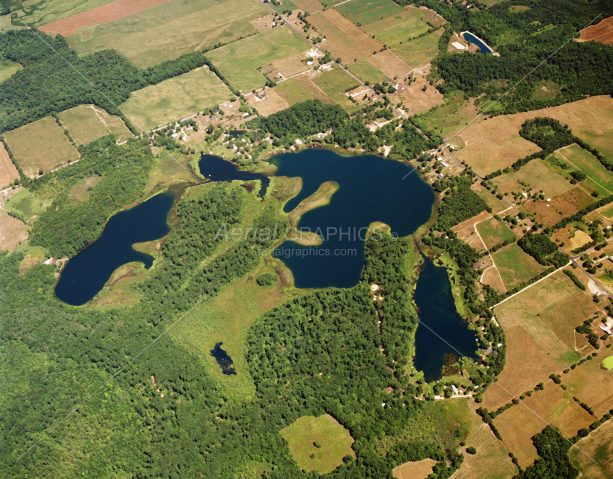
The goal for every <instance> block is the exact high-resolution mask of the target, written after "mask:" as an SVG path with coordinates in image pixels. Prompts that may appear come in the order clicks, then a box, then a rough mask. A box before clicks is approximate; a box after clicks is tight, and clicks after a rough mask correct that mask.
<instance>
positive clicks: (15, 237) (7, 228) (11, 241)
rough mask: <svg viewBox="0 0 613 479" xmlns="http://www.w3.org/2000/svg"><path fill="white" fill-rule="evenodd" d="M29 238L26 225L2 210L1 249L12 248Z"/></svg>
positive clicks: (0, 214) (0, 212)
mask: <svg viewBox="0 0 613 479" xmlns="http://www.w3.org/2000/svg"><path fill="white" fill-rule="evenodd" d="M27 239H28V230H27V228H26V225H25V224H24V223H22V222H21V221H19V220H18V219H16V218H13V217H12V216H9V215H8V213H7V212H6V211H4V210H0V251H4V250H8V251H10V250H12V249H13V248H15V247H16V246H18V245H19V244H20V243H22V242H24V241H26V240H27Z"/></svg>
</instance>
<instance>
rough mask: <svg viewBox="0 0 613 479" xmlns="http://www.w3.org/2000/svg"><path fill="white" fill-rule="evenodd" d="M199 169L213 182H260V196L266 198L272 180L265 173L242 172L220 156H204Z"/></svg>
mask: <svg viewBox="0 0 613 479" xmlns="http://www.w3.org/2000/svg"><path fill="white" fill-rule="evenodd" d="M198 167H199V168H200V173H201V174H202V176H204V177H205V178H206V179H208V180H211V181H232V180H241V181H253V180H260V182H261V186H260V191H259V193H258V195H259V196H264V195H265V194H266V189H267V188H268V185H269V184H270V178H269V177H268V176H266V175H264V174H263V173H252V172H250V171H241V170H239V169H238V168H237V167H236V165H234V164H233V163H230V162H229V161H226V160H224V159H223V158H220V157H219V156H213V155H202V156H201V158H200V162H199V163H198Z"/></svg>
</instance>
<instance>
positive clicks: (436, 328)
mask: <svg viewBox="0 0 613 479" xmlns="http://www.w3.org/2000/svg"><path fill="white" fill-rule="evenodd" d="M424 260H425V263H424V266H423V269H422V271H421V273H420V275H419V279H418V280H417V286H416V289H415V294H414V299H415V304H416V305H417V307H418V308H419V320H420V323H419V327H418V328H417V333H416V334H415V351H416V355H415V361H414V364H415V368H416V369H418V370H420V371H423V372H424V378H425V379H426V381H434V380H436V379H438V377H439V376H440V373H441V368H442V367H443V365H445V364H446V363H448V362H451V361H453V357H452V356H455V357H456V358H457V357H458V356H466V357H468V358H472V359H477V355H476V350H477V342H476V341H475V339H476V338H477V336H476V334H475V333H474V332H473V331H471V330H470V329H468V328H467V323H466V321H464V319H463V318H462V316H460V315H459V314H458V312H457V310H456V307H455V302H454V300H453V294H452V292H451V283H450V282H449V276H448V275H447V270H446V269H445V268H442V267H440V266H435V265H434V263H433V262H432V261H431V260H430V259H428V258H426V257H424ZM458 351H459V353H460V354H458ZM450 359H451V361H450Z"/></svg>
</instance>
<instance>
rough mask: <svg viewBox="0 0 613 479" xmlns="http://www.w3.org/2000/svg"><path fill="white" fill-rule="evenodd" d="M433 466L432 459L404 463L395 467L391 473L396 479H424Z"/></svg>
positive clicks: (433, 461)
mask: <svg viewBox="0 0 613 479" xmlns="http://www.w3.org/2000/svg"><path fill="white" fill-rule="evenodd" d="M435 464H436V461H435V460H434V459H424V460H422V461H415V462H405V463H404V464H402V465H400V466H398V467H396V468H395V469H394V470H393V471H392V473H393V474H394V477H395V478H396V479H426V478H427V477H428V476H429V475H430V474H431V473H432V469H433V468H434V465H435Z"/></svg>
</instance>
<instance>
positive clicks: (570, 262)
mask: <svg viewBox="0 0 613 479" xmlns="http://www.w3.org/2000/svg"><path fill="white" fill-rule="evenodd" d="M572 263H573V262H572V261H569V262H568V263H566V264H565V265H564V266H562V267H561V268H558V269H556V270H555V271H552V272H551V273H549V274H548V275H547V276H543V277H542V278H541V279H539V280H538V281H535V282H534V283H532V284H529V285H528V286H526V287H525V288H524V289H521V290H519V291H518V292H517V293H513V294H512V295H511V296H509V297H508V298H504V299H503V300H502V301H500V303H497V304H495V305H493V306H490V307H489V309H493V308H496V307H497V306H500V305H501V304H502V303H504V302H505V301H508V300H509V299H511V298H512V297H514V296H517V295H518V294H521V293H523V292H524V291H526V290H527V289H528V288H531V287H532V286H534V285H535V284H539V283H540V282H541V281H544V280H546V279H547V278H549V277H550V276H551V275H554V274H556V273H558V272H560V271H562V270H563V269H564V268H566V267H567V266H570V265H571V264H572Z"/></svg>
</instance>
